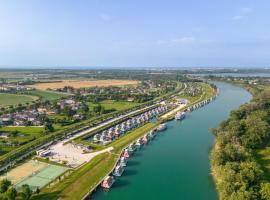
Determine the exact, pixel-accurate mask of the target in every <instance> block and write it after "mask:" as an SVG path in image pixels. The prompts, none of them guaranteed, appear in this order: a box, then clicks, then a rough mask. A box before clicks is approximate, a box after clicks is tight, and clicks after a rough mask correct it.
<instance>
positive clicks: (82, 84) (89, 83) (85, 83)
mask: <svg viewBox="0 0 270 200" xmlns="http://www.w3.org/2000/svg"><path fill="white" fill-rule="evenodd" d="M137 83H138V81H133V80H61V81H56V82H49V83H36V84H34V85H31V87H34V88H36V89H41V90H46V89H58V88H63V87H65V86H70V87H73V88H89V87H101V86H123V85H135V84H137Z"/></svg>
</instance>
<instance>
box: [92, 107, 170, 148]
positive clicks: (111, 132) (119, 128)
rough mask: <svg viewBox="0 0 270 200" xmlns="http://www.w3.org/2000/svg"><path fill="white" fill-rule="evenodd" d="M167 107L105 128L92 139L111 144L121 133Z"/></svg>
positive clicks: (96, 141) (158, 113)
mask: <svg viewBox="0 0 270 200" xmlns="http://www.w3.org/2000/svg"><path fill="white" fill-rule="evenodd" d="M167 109H168V108H167V106H165V105H164V106H159V107H157V108H154V109H151V110H149V111H146V112H144V113H142V114H140V115H138V116H135V117H132V118H130V119H127V120H125V121H123V122H121V123H119V124H117V125H115V126H112V127H110V128H108V129H106V130H103V131H102V132H100V133H97V134H95V135H94V136H93V137H92V138H90V140H92V141H93V142H94V143H99V144H103V145H106V144H109V143H111V142H112V141H114V140H115V139H117V138H119V137H120V136H121V135H123V134H125V133H127V132H128V131H130V130H132V129H134V128H136V127H139V126H142V125H143V124H145V123H146V122H148V121H150V120H151V119H153V118H154V117H156V116H158V115H160V114H162V113H164V112H166V111H167Z"/></svg>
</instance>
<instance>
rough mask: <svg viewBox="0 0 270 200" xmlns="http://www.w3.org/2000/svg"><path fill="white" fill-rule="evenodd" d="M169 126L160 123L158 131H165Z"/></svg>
mask: <svg viewBox="0 0 270 200" xmlns="http://www.w3.org/2000/svg"><path fill="white" fill-rule="evenodd" d="M166 128H167V124H166V123H163V124H160V125H159V127H157V131H164V130H165V129H166Z"/></svg>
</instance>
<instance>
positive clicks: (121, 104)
mask: <svg viewBox="0 0 270 200" xmlns="http://www.w3.org/2000/svg"><path fill="white" fill-rule="evenodd" d="M88 105H89V109H90V110H91V111H92V110H93V107H94V106H97V104H93V103H89V104H88ZM100 105H101V106H103V107H104V108H105V110H111V109H115V110H117V111H121V110H125V109H129V108H132V107H135V106H138V105H140V103H136V102H127V101H114V100H105V101H101V102H100Z"/></svg>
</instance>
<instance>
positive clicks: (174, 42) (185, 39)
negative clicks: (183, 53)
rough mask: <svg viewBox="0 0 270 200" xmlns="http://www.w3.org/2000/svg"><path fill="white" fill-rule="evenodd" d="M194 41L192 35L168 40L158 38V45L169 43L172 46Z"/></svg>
mask: <svg viewBox="0 0 270 200" xmlns="http://www.w3.org/2000/svg"><path fill="white" fill-rule="evenodd" d="M195 41H196V39H195V38H194V37H181V38H174V39H170V40H158V41H157V44H158V45H169V46H174V45H178V44H192V43H194V42H195Z"/></svg>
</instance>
